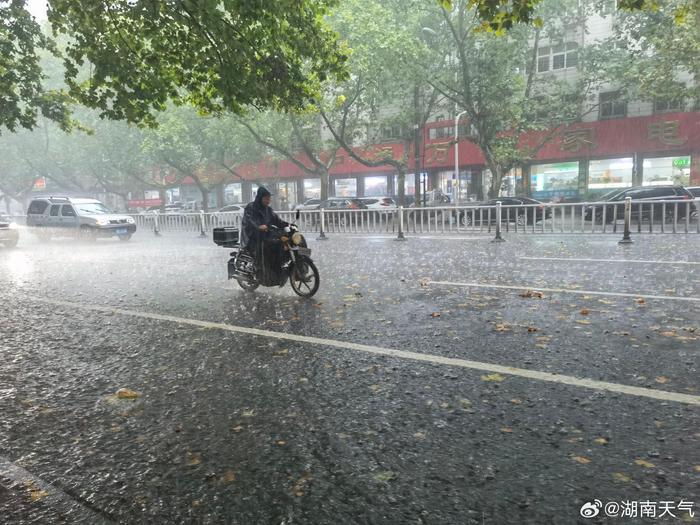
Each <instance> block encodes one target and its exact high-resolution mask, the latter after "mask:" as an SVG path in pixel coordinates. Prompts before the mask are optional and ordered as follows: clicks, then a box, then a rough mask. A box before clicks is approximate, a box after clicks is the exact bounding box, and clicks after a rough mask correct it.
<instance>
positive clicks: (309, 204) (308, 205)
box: [294, 199, 321, 211]
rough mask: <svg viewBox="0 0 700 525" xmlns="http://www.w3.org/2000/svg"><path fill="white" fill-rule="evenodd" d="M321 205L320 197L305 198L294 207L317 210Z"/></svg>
mask: <svg viewBox="0 0 700 525" xmlns="http://www.w3.org/2000/svg"><path fill="white" fill-rule="evenodd" d="M320 205H321V199H306V200H305V201H304V202H302V203H301V204H297V205H296V206H295V207H294V209H295V210H300V211H305V210H318V207H319V206H320Z"/></svg>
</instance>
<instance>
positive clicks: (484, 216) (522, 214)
mask: <svg viewBox="0 0 700 525" xmlns="http://www.w3.org/2000/svg"><path fill="white" fill-rule="evenodd" d="M499 201H500V202H501V205H502V206H508V207H507V208H503V209H502V211H501V222H506V221H507V222H517V223H518V224H520V225H525V224H535V223H537V222H539V221H541V220H543V219H549V218H551V216H552V210H551V208H549V207H547V205H546V204H544V203H543V202H540V201H538V200H535V199H531V198H529V197H499V198H497V199H491V200H489V201H487V202H485V203H482V204H481V206H496V203H497V202H499ZM510 206H517V208H516V207H512V208H511V207H510ZM458 213H459V223H460V224H461V225H462V226H472V225H474V224H482V223H483V224H488V223H489V222H490V223H491V224H495V223H496V210H495V209H491V210H490V212H489V210H488V209H486V208H477V207H474V208H473V209H467V210H460V211H459V212H458Z"/></svg>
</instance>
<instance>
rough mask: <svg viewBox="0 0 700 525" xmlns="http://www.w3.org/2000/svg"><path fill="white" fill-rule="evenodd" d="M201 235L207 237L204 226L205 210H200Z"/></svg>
mask: <svg viewBox="0 0 700 525" xmlns="http://www.w3.org/2000/svg"><path fill="white" fill-rule="evenodd" d="M199 236H200V237H206V236H207V232H206V229H205V227H204V210H199Z"/></svg>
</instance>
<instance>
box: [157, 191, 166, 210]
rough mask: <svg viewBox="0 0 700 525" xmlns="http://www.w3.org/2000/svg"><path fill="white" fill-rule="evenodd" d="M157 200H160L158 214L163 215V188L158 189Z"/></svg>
mask: <svg viewBox="0 0 700 525" xmlns="http://www.w3.org/2000/svg"><path fill="white" fill-rule="evenodd" d="M158 198H159V199H160V212H161V213H165V188H158Z"/></svg>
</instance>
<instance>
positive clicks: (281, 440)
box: [275, 439, 287, 447]
mask: <svg viewBox="0 0 700 525" xmlns="http://www.w3.org/2000/svg"><path fill="white" fill-rule="evenodd" d="M286 444H287V442H286V441H285V440H284V439H278V440H277V441H275V445H277V446H278V447H283V446H285V445H286Z"/></svg>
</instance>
